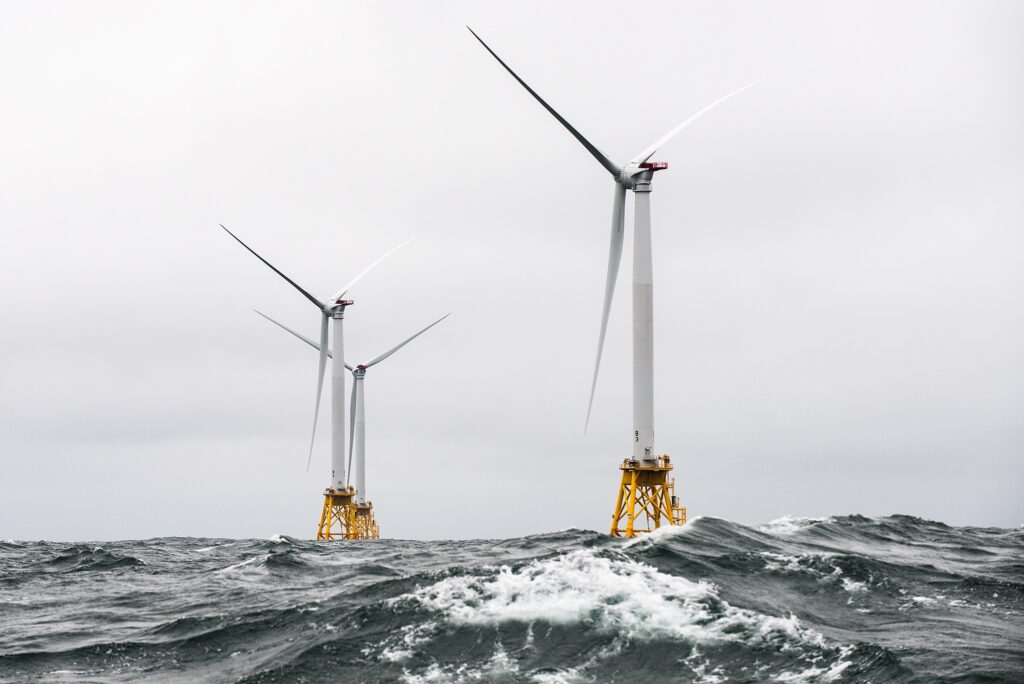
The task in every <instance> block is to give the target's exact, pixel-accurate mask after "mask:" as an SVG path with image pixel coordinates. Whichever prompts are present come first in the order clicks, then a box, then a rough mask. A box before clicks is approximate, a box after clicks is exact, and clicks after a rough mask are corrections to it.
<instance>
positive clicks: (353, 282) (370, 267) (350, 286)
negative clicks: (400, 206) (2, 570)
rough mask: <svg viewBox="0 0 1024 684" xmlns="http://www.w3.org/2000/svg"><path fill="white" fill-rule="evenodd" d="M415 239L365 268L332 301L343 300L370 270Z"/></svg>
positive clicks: (410, 240) (412, 238) (407, 241)
mask: <svg viewBox="0 0 1024 684" xmlns="http://www.w3.org/2000/svg"><path fill="white" fill-rule="evenodd" d="M415 239H416V238H415V237H411V238H409V239H408V240H406V241H405V242H403V243H402V244H400V245H398V246H397V247H394V248H392V249H391V250H390V251H388V252H385V253H384V256H382V257H381V258H379V259H377V260H376V261H374V262H373V263H372V264H370V265H369V266H367V267H366V268H364V269H363V270H362V271H360V272H359V275H357V276H356V277H355V278H353V279H352V280H351V281H350V282H349V284H348V285H346V286H345V287H343V288H341V289H340V290H338V293H337V294H336V295H334V297H333V298H331V301H332V302H336V301H338V300H339V299H341V298H342V297H344V296H345V293H346V292H348V291H349V290H350V289H352V286H353V285H355V284H356V283H358V282H359V279H360V278H362V277H363V276H364V275H366V274H367V273H369V272H370V270H371V269H372V268H373V267H374V266H376V265H377V264H379V263H380V262H382V261H384V260H385V259H387V258H388V257H389V256H391V255H392V254H394V253H395V252H397V251H398V250H400V249H401V248H402V247H405V246H406V245H407V244H409V243H410V242H412V241H413V240H415Z"/></svg>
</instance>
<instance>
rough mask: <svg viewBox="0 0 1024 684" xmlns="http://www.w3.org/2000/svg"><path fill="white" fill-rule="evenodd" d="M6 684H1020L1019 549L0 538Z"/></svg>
mask: <svg viewBox="0 0 1024 684" xmlns="http://www.w3.org/2000/svg"><path fill="white" fill-rule="evenodd" d="M0 680H2V681H5V682H7V681H10V682H22V681H45V682H126V681H139V680H142V681H158V682H235V681H239V682H327V681H351V682H403V681H404V682H474V681H486V682H539V683H554V682H616V681H618V682H625V681H650V682H673V681H679V682H724V681H735V682H761V681H772V680H774V681H783V682H819V681H821V682H825V681H837V682H863V681H870V682H904V681H908V682H938V681H942V682H958V681H963V682H976V681H977V682H982V681H993V682H1002V681H1006V682H1010V681H1016V682H1020V681H1024V531H1022V530H1018V529H1015V530H1007V529H994V528H986V529H981V528H964V527H959V528H958V527H949V526H947V525H944V524H942V523H938V522H930V521H925V520H920V519H917V518H912V517H908V516H893V517H888V518H877V519H871V518H865V517H861V516H847V517H835V518H827V519H782V520H779V521H775V522H773V523H769V524H767V525H763V526H760V527H747V526H744V525H740V524H737V523H732V522H729V521H726V520H720V519H715V518H699V519H697V520H695V521H693V522H691V523H690V524H689V525H688V526H687V527H685V528H684V529H682V530H678V529H674V530H663V531H661V532H659V533H656V534H654V535H651V536H650V537H647V538H644V539H641V540H635V541H624V540H620V539H611V538H608V537H607V536H605V535H602V534H599V533H596V532H589V531H582V530H568V531H564V532H558V533H553V534H542V535H535V536H531V537H524V538H521V539H505V540H486V541H441V542H418V541H397V540H396V541H390V540H389V541H379V542H369V543H329V544H324V543H316V542H311V541H300V540H296V539H290V538H284V537H275V538H272V539H270V540H230V539H193V538H162V539H149V540H143V541H119V542H96V543H88V544H81V543H57V542H19V541H8V542H0Z"/></svg>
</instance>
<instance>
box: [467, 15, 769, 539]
mask: <svg viewBox="0 0 1024 684" xmlns="http://www.w3.org/2000/svg"><path fill="white" fill-rule="evenodd" d="M466 28H467V29H469V32H470V33H472V34H473V37H474V38H476V39H477V40H478V41H480V44H481V45H483V46H484V49H486V50H487V51H488V52H489V53H491V56H492V57H494V59H496V60H497V61H498V63H499V64H500V65H501V66H502V67H504V69H505V70H506V71H507V72H508V73H509V74H511V76H512V78H514V79H515V80H516V81H518V83H519V85H521V86H523V88H525V89H526V91H527V92H528V93H530V95H532V96H533V98H534V99H535V100H537V102H539V103H540V105H541V106H542V107H544V109H546V110H547V111H548V113H550V114H551V115H552V116H553V117H555V119H556V120H557V121H558V122H559V123H560V124H562V126H564V127H565V129H566V130H567V131H569V133H571V134H572V136H573V137H574V138H576V140H577V141H579V143H580V144H581V145H583V147H584V148H585V149H586V150H587V152H589V153H590V154H591V156H593V157H594V159H596V160H597V162H598V163H599V164H601V166H602V167H604V169H605V170H606V171H608V173H610V174H611V176H612V180H613V181H614V182H615V190H614V194H613V196H612V230H611V244H610V246H609V249H608V272H607V276H606V279H605V291H604V302H603V305H602V308H601V327H600V329H599V332H598V338H597V358H596V360H595V361H594V375H593V379H592V381H591V385H590V399H589V401H588V402H587V418H586V422H585V423H584V431H585V430H586V426H587V425H589V423H590V413H591V409H592V408H593V405H594V392H595V390H596V388H597V376H598V371H599V369H600V367H601V353H602V350H603V349H604V339H605V333H606V331H607V329H608V315H609V312H610V311H611V304H612V295H613V294H614V293H615V282H616V280H617V278H618V273H619V263H620V262H621V260H622V245H623V240H624V223H625V212H626V206H625V202H626V191H627V190H632V191H633V197H634V212H635V213H634V225H633V454H632V457H631V458H628V459H625V460H624V461H623V464H622V466H620V470H622V477H621V480H620V483H619V489H618V494H617V497H616V504H615V509H614V511H613V513H612V526H611V534H613V535H616V536H620V535H624V536H627V537H632V536H634V535H635V533H637V532H647V531H650V530H651V529H655V528H657V527H659V526H660V525H661V522H662V519H663V518H664V520H665V521H666V523H667V524H670V525H681V524H684V523H685V522H686V509H685V508H683V507H682V506H679V505H678V500H677V499H676V497H675V481H674V480H672V481H669V480H668V477H667V474H668V472H670V471H671V470H672V465H671V461H670V459H669V457H668V456H667V455H665V454H662V455H661V456H658V455H657V454H656V452H655V450H654V270H653V256H652V247H651V190H652V187H651V185H652V181H653V179H654V173H655V172H656V171H661V170H664V169H667V168H668V164H667V163H665V162H652V161H650V159H651V157H652V156H654V153H655V152H657V151H658V149H659V148H661V147H662V146H663V145H665V144H666V143H667V142H668V141H669V140H671V139H672V138H674V137H675V136H676V135H677V134H678V133H679V132H680V131H682V130H683V129H684V128H686V127H687V126H689V125H690V124H691V123H693V122H694V121H696V120H697V119H698V118H699V117H700V116H701V115H703V114H704V113H706V112H707V111H708V110H710V109H712V108H713V107H715V106H716V105H718V104H721V103H722V102H724V101H725V100H727V99H729V98H731V97H732V96H733V95H736V94H738V93H740V92H742V91H744V90H746V89H747V88H750V87H751V86H753V85H756V84H757V83H760V81H755V82H754V83H749V84H747V85H745V86H743V87H742V88H739V89H737V90H734V91H733V92H731V93H729V94H728V95H725V96H724V97H721V98H719V99H718V100H715V101H714V102H712V103H711V104H709V105H707V106H706V107H704V108H703V109H701V110H699V111H697V112H696V113H695V114H693V115H692V116H690V117H689V118H688V119H686V120H685V121H683V122H682V123H680V124H679V125H678V126H676V127H675V128H673V129H672V130H670V131H669V132H668V133H666V134H665V135H663V136H662V137H660V138H658V140H656V141H655V142H654V143H653V144H651V145H650V146H649V147H647V148H646V149H645V150H644V151H643V152H641V153H640V154H638V155H636V156H635V157H633V158H632V159H630V160H629V161H627V162H626V163H625V164H624V165H622V166H621V167H620V166H618V165H617V164H615V163H614V162H613V161H612V160H611V159H609V158H608V157H607V156H606V155H605V154H604V153H603V152H601V151H600V150H599V149H598V148H597V147H596V146H594V145H593V144H592V143H591V142H590V141H589V140H587V139H586V138H585V137H583V135H582V134H581V133H580V132H579V131H578V130H576V128H574V127H573V126H572V124H570V123H569V122H568V121H567V120H566V119H565V118H564V117H562V115H561V114H559V113H558V112H556V111H555V109H554V108H553V107H552V106H551V105H549V104H548V103H547V102H546V101H545V100H544V99H543V98H542V97H541V96H540V95H538V94H537V92H536V91H535V90H534V89H533V88H531V87H530V86H529V85H527V83H526V81H524V80H523V79H522V78H520V77H519V75H518V74H516V72H514V71H513V70H512V68H511V67H510V66H509V65H508V64H506V63H505V62H504V60H502V59H501V57H499V56H498V55H497V53H495V52H494V50H492V49H491V48H490V46H488V45H487V43H485V42H484V41H483V39H482V38H480V36H478V35H477V34H476V32H475V31H473V29H471V28H469V27H468V26H467V27H466ZM641 515H643V516H644V517H645V518H646V521H647V525H648V527H647V528H646V529H641V528H639V527H636V525H635V523H636V522H637V518H639V517H640V516H641ZM623 523H624V527H623V528H620V524H623Z"/></svg>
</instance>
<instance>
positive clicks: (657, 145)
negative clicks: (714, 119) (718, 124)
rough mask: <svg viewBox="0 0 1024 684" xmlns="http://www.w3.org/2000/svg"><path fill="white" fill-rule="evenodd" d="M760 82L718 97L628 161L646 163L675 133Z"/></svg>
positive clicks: (758, 81)
mask: <svg viewBox="0 0 1024 684" xmlns="http://www.w3.org/2000/svg"><path fill="white" fill-rule="evenodd" d="M762 81H764V79H763V78H762V79H759V80H757V81H754V82H753V83H748V84H747V85H745V86H743V87H742V88H740V89H738V90H734V91H732V92H731V93H729V94H728V95H726V96H725V97H720V98H718V99H717V100H715V101H714V102H712V103H711V104H709V105H708V106H707V107H705V108H704V109H701V110H699V111H698V112H697V113H696V114H694V115H693V116H691V117H690V118H689V119H687V120H686V121H684V122H683V123H681V124H679V125H678V126H676V127H675V128H673V129H672V130H671V131H669V132H668V133H666V134H665V135H663V136H662V137H660V138H659V139H658V141H657V142H655V143H654V144H653V145H651V146H650V147H648V148H647V149H646V150H644V151H643V152H641V153H640V154H638V155H637V156H635V157H633V158H632V159H631V160H630V161H631V162H633V163H636V164H643V163H644V162H645V161H647V160H648V159H650V158H651V156H652V155H653V154H654V153H655V152H657V151H658V148H660V147H661V146H662V145H664V144H665V143H667V142H668V141H669V140H671V139H672V138H674V137H676V134H677V133H679V132H680V131H681V130H683V129H684V128H686V127H687V126H689V125H690V124H692V123H693V122H694V121H696V120H697V119H699V118H700V117H701V116H703V115H704V114H706V113H707V112H708V111H710V110H711V109H712V108H714V107H716V106H718V105H720V104H722V103H723V102H725V101H726V100H728V99H729V98H730V97H732V96H733V95H738V94H740V93H742V92H743V91H744V90H746V89H747V88H751V87H753V86H756V85H757V84H758V83H761V82H762Z"/></svg>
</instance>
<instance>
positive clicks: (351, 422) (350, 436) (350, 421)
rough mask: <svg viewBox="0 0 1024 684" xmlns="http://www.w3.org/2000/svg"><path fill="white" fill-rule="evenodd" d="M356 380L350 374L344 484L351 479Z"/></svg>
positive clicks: (354, 434) (354, 430)
mask: <svg viewBox="0 0 1024 684" xmlns="http://www.w3.org/2000/svg"><path fill="white" fill-rule="evenodd" d="M357 382H359V381H358V380H356V378H355V376H352V394H351V395H350V397H349V402H348V404H349V409H348V470H346V471H345V484H346V485H347V484H348V483H349V482H351V480H352V444H353V442H354V441H355V438H356V383H357Z"/></svg>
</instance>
